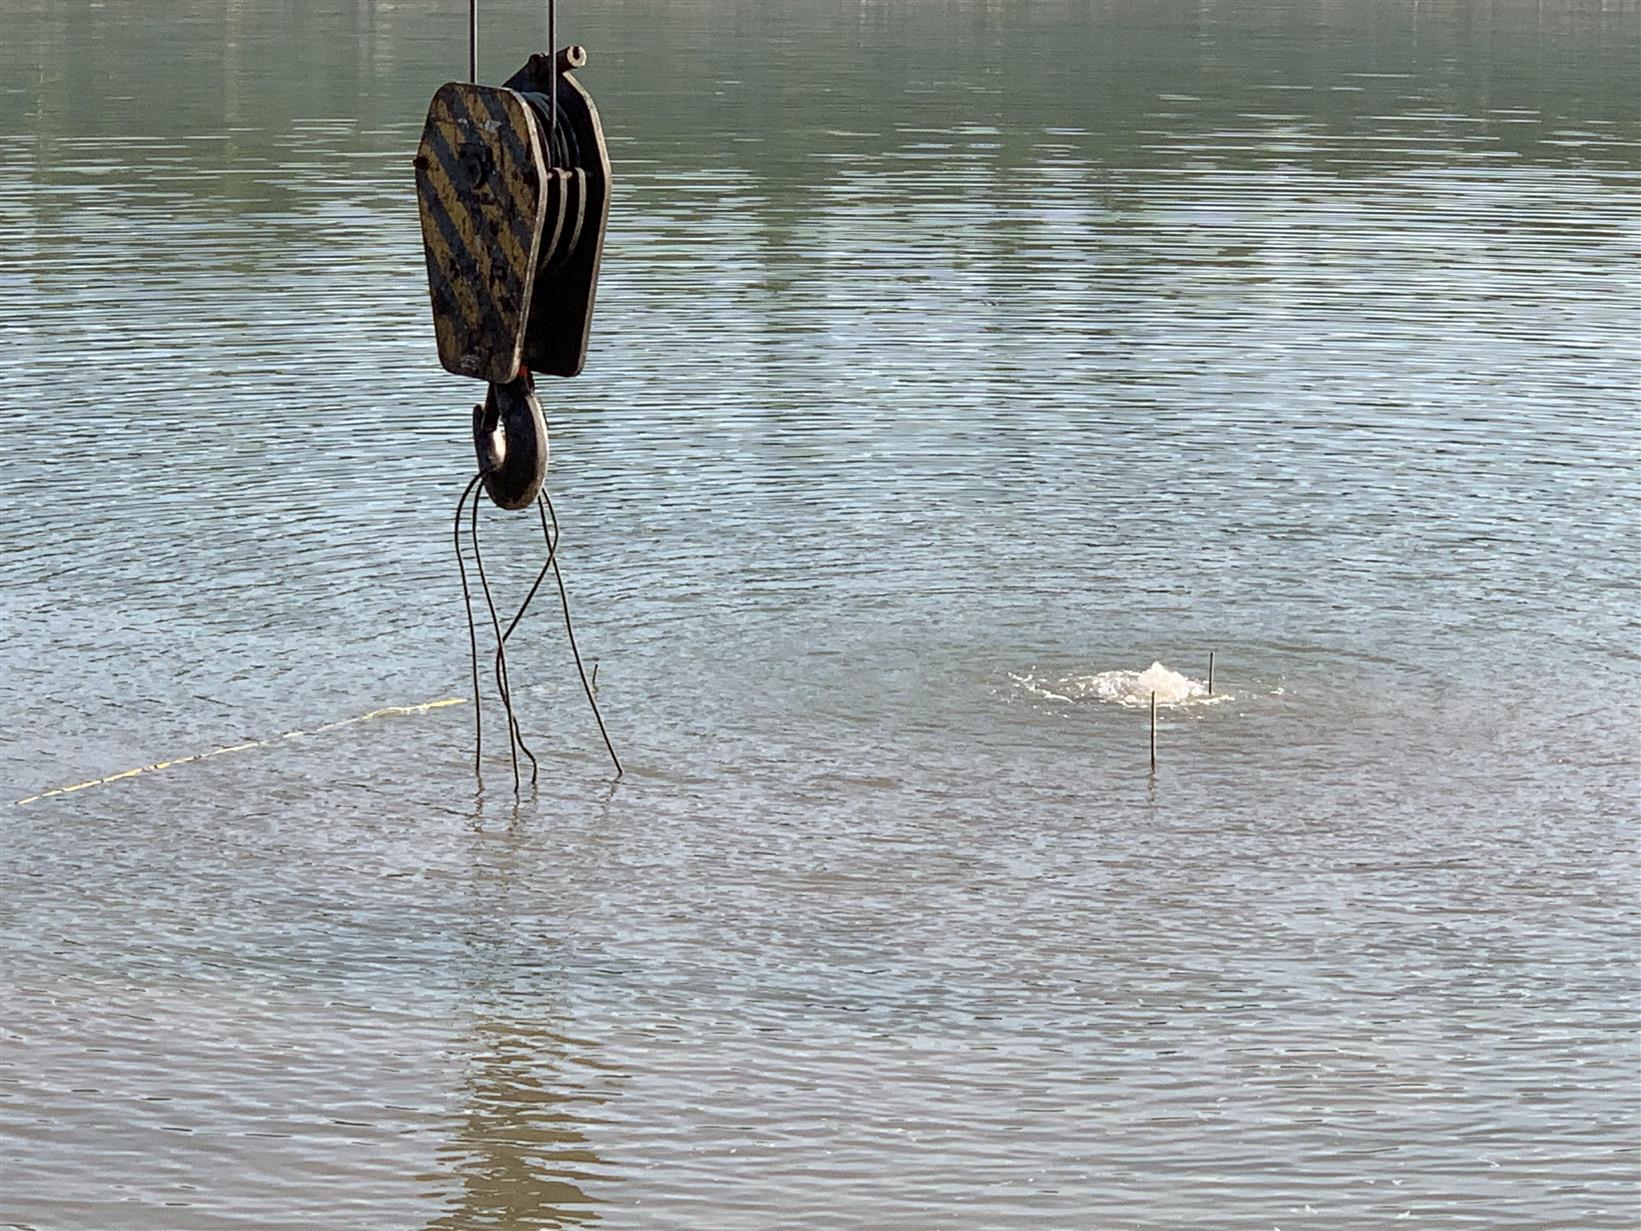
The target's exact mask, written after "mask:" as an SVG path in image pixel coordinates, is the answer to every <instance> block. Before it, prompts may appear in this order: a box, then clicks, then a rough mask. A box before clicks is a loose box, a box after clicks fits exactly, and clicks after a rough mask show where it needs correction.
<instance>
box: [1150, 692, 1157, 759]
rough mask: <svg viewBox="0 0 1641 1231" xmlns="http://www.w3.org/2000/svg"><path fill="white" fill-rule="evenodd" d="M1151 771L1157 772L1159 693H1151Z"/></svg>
mask: <svg viewBox="0 0 1641 1231" xmlns="http://www.w3.org/2000/svg"><path fill="white" fill-rule="evenodd" d="M1151 772H1152V773H1153V774H1154V773H1156V772H1157V694H1156V693H1155V692H1153V693H1152V694H1151Z"/></svg>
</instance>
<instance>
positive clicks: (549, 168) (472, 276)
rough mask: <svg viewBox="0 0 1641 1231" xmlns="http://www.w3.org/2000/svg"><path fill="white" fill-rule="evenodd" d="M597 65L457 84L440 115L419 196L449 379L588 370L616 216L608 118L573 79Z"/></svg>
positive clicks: (431, 127)
mask: <svg viewBox="0 0 1641 1231" xmlns="http://www.w3.org/2000/svg"><path fill="white" fill-rule="evenodd" d="M586 62H587V59H586V52H585V51H584V50H583V49H582V48H580V47H568V48H565V49H564V50H562V51H560V52H559V53H558V55H557V63H556V65H555V64H554V63H553V62H552V61H550V60H549V59H548V57H547V56H545V55H534V56H531V57H530V60H529V62H528V63H527V64H526V65H525V66H524V67H523V68H521V69H520V70H519V71H518V72H517V73H515V74H513V76H512V77H511V78H509V79H508V81H507V83H506V85H504V86H483V85H476V84H473V83H471V82H464V81H453V82H450V83H448V84H446V85H443V86H441V87H439V91H438V93H436V94H435V95H434V96H433V102H432V104H431V105H430V106H429V107H428V111H427V123H426V125H425V126H424V127H423V129H422V140H421V145H420V147H419V148H418V150H417V153H416V160H415V166H416V199H417V205H418V208H419V210H420V212H421V220H422V246H423V248H424V249H425V250H426V253H427V282H428V291H429V293H430V296H431V298H432V301H433V330H434V334H435V336H436V337H437V339H438V344H439V362H440V363H442V364H443V365H444V367H445V370H446V371H448V372H452V373H455V374H456V375H458V376H471V377H474V378H476V379H479V380H485V381H489V382H490V383H491V384H493V385H507V384H510V383H511V382H513V381H514V380H516V379H517V378H518V377H519V374H520V372H521V370H528V371H530V372H536V373H545V374H549V375H553V376H576V375H578V374H579V373H580V372H581V369H582V367H583V365H584V364H585V363H586V360H587V336H588V333H589V330H590V328H591V325H592V316H593V296H594V293H595V292H596V290H597V287H598V267H599V261H600V259H601V258H602V256H603V252H604V227H605V223H606V222H607V220H608V218H609V210H610V156H609V151H608V149H607V148H606V146H605V144H604V131H603V128H602V127H601V125H600V124H599V120H598V109H597V108H596V107H594V106H593V100H592V98H591V97H590V96H589V95H588V94H587V91H586V90H585V89H584V88H583V87H582V86H581V84H580V83H579V82H578V81H576V79H575V78H574V77H572V76H571V75H570V72H569V70H570V69H574V68H580V67H582V66H583V65H584V64H585V63H586ZM555 90H556V93H557V105H556V107H555V106H554V100H553V94H554V91H555ZM555 116H556V118H557V126H556V128H555V127H554V123H553V121H554V118H555Z"/></svg>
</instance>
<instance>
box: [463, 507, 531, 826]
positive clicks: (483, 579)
mask: <svg viewBox="0 0 1641 1231" xmlns="http://www.w3.org/2000/svg"><path fill="white" fill-rule="evenodd" d="M470 533H471V535H472V539H473V561H474V563H475V564H476V565H477V566H478V573H479V585H480V587H481V588H482V589H483V591H484V604H485V606H486V607H487V608H488V609H489V612H490V627H491V629H492V630H493V631H494V632H495V634H496V691H497V692H498V693H499V694H500V695H501V704H502V708H503V709H504V710H505V711H506V712H507V733H508V737H509V738H508V741H507V753H508V756H509V758H510V759H511V761H512V766H513V793H514V794H515V795H516V794H518V789H519V756H518V754H519V752H520V750H523V752H524V755H525V756H527V757H529V758H530V764H531V765H532V766H533V767H536V766H537V762H536V757H535V754H534V753H533V752H531V751H530V747H529V745H528V744H526V743H525V742H524V737H523V735H522V734H521V733H520V731H519V725H518V717H517V716H516V715H515V714H514V712H513V694H512V688H511V686H510V681H509V680H508V676H507V647H506V646H505V645H504V644H503V642H502V636H501V618H500V617H499V616H498V615H497V614H496V601H495V598H494V596H493V595H492V594H491V592H490V579H489V578H488V577H487V576H486V575H485V572H484V554H483V551H482V550H481V548H480V547H479V500H478V498H477V497H475V498H474V500H473V515H472V525H471V530H470ZM538 768H539V767H538ZM531 782H532V783H534V782H535V776H534V774H532V777H531Z"/></svg>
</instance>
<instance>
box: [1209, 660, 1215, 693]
mask: <svg viewBox="0 0 1641 1231" xmlns="http://www.w3.org/2000/svg"><path fill="white" fill-rule="evenodd" d="M1208 695H1209V696H1210V697H1211V696H1213V695H1214V652H1213V651H1212V650H1209V651H1208Z"/></svg>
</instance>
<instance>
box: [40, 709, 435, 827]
mask: <svg viewBox="0 0 1641 1231" xmlns="http://www.w3.org/2000/svg"><path fill="white" fill-rule="evenodd" d="M466 704H467V698H466V697H445V698H444V699H442V700H439V701H423V702H422V703H421V704H420V705H386V706H383V707H382V708H381V709H379V710H371V711H370V713H368V714H360V715H359V716H358V717H356V718H344V719H342V720H341V721H340V722H327V723H325V724H324V725H323V726H319V727H314V728H313V729H312V730H309V731H286V732H285V734H283V735H275V736H274V737H272V738H271V739H253V740H251V741H249V742H248V743H244V744H229V745H228V746H227V747H225V748H213V749H211V751H209V752H196V753H195V754H194V755H193V756H191V757H176V758H175V759H173V760H170V761H156V762H154V764H152V765H139V766H138V767H137V768H136V769H128V770H124V771H123V772H121V773H118V774H110V775H108V777H106V778H93V779H91V781H89V782H76V783H75V784H74V785H73V786H59V787H53V788H52V789H51V790H49V791H41V792H40V793H39V794H38V795H30V796H29V797H28V798H27V799H19V800H18V801H17V802H18V804H19V805H21V804H32V803H34V802H36V801H37V800H41V799H50V798H51V797H52V796H54V795H72V794H73V793H74V792H75V791H84V790H87V789H89V788H90V787H94V786H107V785H108V784H109V783H110V782H119V781H121V780H122V779H125V778H135V777H136V776H137V775H138V774H152V773H154V772H155V771H157V770H161V769H170V768H171V767H172V766H173V765H188V764H190V763H191V762H194V761H204V760H206V759H208V758H210V757H220V756H225V755H226V754H228V753H230V752H246V751H248V750H249V749H252V748H266V747H267V746H268V745H269V744H277V743H279V742H280V741H281V740H287V739H296V738H298V737H300V736H304V735H322V734H324V732H326V731H335V730H338V729H339V728H341V727H351V726H353V725H354V724H356V723H361V722H369V721H370V720H371V719H373V718H398V717H400V716H402V715H406V714H425V713H427V712H428V711H429V710H442V709H445V708H446V707H448V706H452V705H466Z"/></svg>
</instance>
